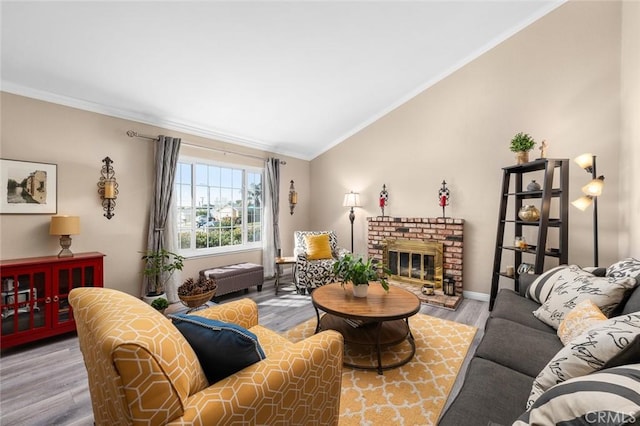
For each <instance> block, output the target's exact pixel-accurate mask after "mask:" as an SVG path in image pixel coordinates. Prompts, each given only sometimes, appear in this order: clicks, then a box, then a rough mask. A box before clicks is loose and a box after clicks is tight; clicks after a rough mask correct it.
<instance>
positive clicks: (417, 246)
mask: <svg viewBox="0 0 640 426" xmlns="http://www.w3.org/2000/svg"><path fill="white" fill-rule="evenodd" d="M442 252H443V246H442V243H440V242H437V241H411V240H385V241H384V242H383V253H382V261H383V264H384V265H385V266H386V267H387V268H388V269H389V270H390V271H391V278H392V279H395V280H398V281H402V282H406V283H411V284H416V285H419V286H422V285H423V284H433V286H434V288H436V289H442V276H443V267H442V266H443V265H442Z"/></svg>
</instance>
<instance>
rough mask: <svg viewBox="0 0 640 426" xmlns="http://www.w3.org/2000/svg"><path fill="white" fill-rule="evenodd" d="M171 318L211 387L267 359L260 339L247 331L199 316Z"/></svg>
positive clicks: (234, 325)
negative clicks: (198, 362)
mask: <svg viewBox="0 0 640 426" xmlns="http://www.w3.org/2000/svg"><path fill="white" fill-rule="evenodd" d="M169 317H170V318H171V319H172V320H173V324H174V325H175V326H176V328H177V329H178V330H180V332H181V333H182V335H183V336H184V337H185V339H187V341H188V342H189V344H190V345H191V347H192V348H193V350H194V352H195V353H196V355H197V356H198V360H199V361H200V365H201V366H202V369H203V370H204V374H205V375H206V376H207V380H208V381H209V384H213V383H215V382H217V381H220V380H222V379H224V378H225V377H227V376H230V375H232V374H233V373H235V372H237V371H240V370H242V369H243V368H245V367H247V366H249V365H251V364H253V363H256V362H258V361H260V360H263V359H265V358H266V356H265V354H264V351H263V350H262V348H261V347H260V343H259V342H258V337H257V336H256V335H255V334H253V333H252V332H250V331H249V330H247V329H246V328H244V327H241V326H239V325H236V324H230V323H226V322H222V321H217V320H212V319H208V318H204V317H200V316H197V315H186V314H176V315H170V316H169Z"/></svg>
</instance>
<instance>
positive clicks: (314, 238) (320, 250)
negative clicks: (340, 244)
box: [304, 234, 333, 260]
mask: <svg viewBox="0 0 640 426" xmlns="http://www.w3.org/2000/svg"><path fill="white" fill-rule="evenodd" d="M304 238H305V240H306V242H307V259H309V260H318V259H331V258H332V257H333V255H332V253H331V245H329V234H320V235H307V236H305V237H304Z"/></svg>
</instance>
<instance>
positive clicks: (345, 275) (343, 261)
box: [333, 253, 391, 297]
mask: <svg viewBox="0 0 640 426" xmlns="http://www.w3.org/2000/svg"><path fill="white" fill-rule="evenodd" d="M390 273H391V271H390V270H388V269H387V268H385V267H383V266H378V264H377V263H376V264H374V263H373V262H372V260H371V259H368V260H367V261H366V262H365V261H364V260H362V257H358V258H357V259H356V258H354V257H353V255H352V254H351V253H348V254H345V255H344V256H343V257H342V258H340V259H338V260H336V261H335V263H334V264H333V274H334V275H335V276H336V278H337V279H338V280H339V281H340V282H341V283H342V286H343V287H344V285H345V284H346V283H348V282H351V283H352V284H353V291H354V296H356V297H366V288H367V287H368V285H369V282H371V281H378V282H380V285H382V288H383V289H384V290H385V291H389V283H388V281H387V277H388V276H389V274H390ZM357 287H364V288H365V289H364V290H363V289H362V288H360V289H357ZM356 291H358V294H361V292H363V291H364V292H365V294H364V296H359V295H358V294H356Z"/></svg>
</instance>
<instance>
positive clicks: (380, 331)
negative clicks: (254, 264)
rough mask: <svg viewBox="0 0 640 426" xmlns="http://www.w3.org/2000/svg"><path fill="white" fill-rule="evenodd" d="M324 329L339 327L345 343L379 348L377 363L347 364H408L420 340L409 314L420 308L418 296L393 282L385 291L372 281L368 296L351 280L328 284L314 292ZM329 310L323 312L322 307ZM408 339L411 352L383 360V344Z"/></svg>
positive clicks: (320, 325) (379, 367)
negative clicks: (358, 294) (413, 331)
mask: <svg viewBox="0 0 640 426" xmlns="http://www.w3.org/2000/svg"><path fill="white" fill-rule="evenodd" d="M311 301H312V303H313V307H314V308H315V310H316V317H317V319H318V323H317V326H316V333H318V332H319V331H320V330H336V331H338V332H340V334H342V336H343V338H344V342H345V344H355V345H367V346H373V347H375V348H376V352H377V356H378V365H377V366H365V365H356V364H350V363H347V362H345V363H344V365H346V366H348V367H353V368H360V369H366V370H378V373H379V374H382V371H383V370H388V369H391V368H396V367H399V366H401V365H404V364H406V363H407V362H409V361H410V360H411V358H413V356H414V355H415V352H416V344H415V341H414V340H413V335H412V334H411V329H410V328H409V317H411V316H413V315H415V314H416V313H418V311H419V310H420V300H419V299H418V297H417V296H416V295H415V294H413V293H411V292H409V291H407V290H404V289H402V288H399V287H394V286H390V288H389V292H388V293H387V292H385V291H384V289H383V288H382V286H381V285H380V284H378V283H373V284H371V285H369V291H368V294H367V297H355V296H354V295H353V290H352V286H351V284H346V285H345V286H344V287H342V285H341V284H340V283H333V284H327V285H324V286H322V287H318V288H316V289H315V290H314V291H313V292H312V293H311ZM321 310H322V311H324V312H325V314H324V315H322V316H320V311H321ZM405 340H407V341H408V342H409V344H410V345H411V352H410V353H409V355H408V356H407V357H405V358H404V359H402V360H400V361H398V362H394V363H392V364H383V363H382V348H384V347H388V346H394V345H397V344H399V343H402V342H403V341H405Z"/></svg>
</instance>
